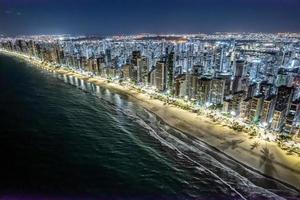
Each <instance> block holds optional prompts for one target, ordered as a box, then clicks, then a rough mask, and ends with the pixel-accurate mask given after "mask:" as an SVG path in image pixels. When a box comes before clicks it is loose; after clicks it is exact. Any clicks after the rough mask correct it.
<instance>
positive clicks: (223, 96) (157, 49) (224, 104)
mask: <svg viewBox="0 0 300 200" xmlns="http://www.w3.org/2000/svg"><path fill="white" fill-rule="evenodd" d="M0 48H2V49H6V50H9V51H13V52H19V53H23V54H26V55H28V56H30V57H33V58H38V59H40V60H42V61H45V62H49V63H52V64H54V65H56V66H58V67H59V66H63V67H69V68H72V69H74V70H77V71H85V72H88V73H90V75H93V76H101V77H104V78H108V79H113V80H119V81H128V82H131V83H133V84H136V85H138V86H141V87H144V88H148V89H151V90H155V91H156V92H159V93H162V94H165V95H168V96H172V97H176V98H182V99H185V100H186V101H190V102H193V103H194V104H195V105H197V106H199V107H207V108H214V109H219V110H220V111H221V112H226V113H230V114H231V115H233V116H235V117H239V118H241V119H242V120H243V121H244V122H246V123H249V124H256V125H258V126H261V127H264V128H266V129H269V130H274V131H276V132H278V133H281V134H284V135H295V134H296V135H297V134H299V130H300V35H299V34H284V33H281V34H246V33H244V34H236V33H222V34H221V33H220V34H218V33H217V34H213V35H206V34H195V35H153V34H151V35H150V34H148V35H146V34H144V35H136V36H118V37H111V38H97V37H71V36H31V37H19V38H1V39H0ZM299 135H300V134H299Z"/></svg>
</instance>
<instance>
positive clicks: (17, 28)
mask: <svg viewBox="0 0 300 200" xmlns="http://www.w3.org/2000/svg"><path fill="white" fill-rule="evenodd" d="M217 31H221V32H223V31H230V32H300V0H0V34H7V35H17V34H62V33H70V34H77V35H78V34H102V35H116V34H134V33H199V32H203V33H212V32H217Z"/></svg>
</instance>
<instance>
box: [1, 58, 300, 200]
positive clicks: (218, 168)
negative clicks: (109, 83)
mask: <svg viewBox="0 0 300 200" xmlns="http://www.w3.org/2000/svg"><path fill="white" fill-rule="evenodd" d="M0 114H1V118H0V160H1V161H0V199H28V200H29V199H104V200H106V199H112V200H114V199H125V200H129V199H132V200H139V199H140V200H147V199H148V200H150V199H151V200H152V199H153V200H162V199H164V200H193V199H195V200H196V199H197V200H202V199H203V200H213V199H216V200H227V199H228V200H229V199H233V200H235V199H259V200H260V199H262V200H263V199H300V195H299V191H297V190H296V189H294V188H293V187H290V186H288V185H286V184H283V183H281V182H279V181H276V180H273V179H271V178H267V177H265V176H263V175H261V174H259V173H258V172H256V171H255V170H252V169H251V168H248V167H246V166H244V165H243V164H241V163H238V162H237V161H235V160H234V159H232V158H230V157H228V156H227V155H225V154H224V153H223V152H220V151H218V150H217V149H216V148H214V147H211V146H209V145H208V144H206V143H204V142H203V141H201V139H199V138H195V137H192V136H190V135H189V134H188V133H183V132H181V131H179V130H176V129H175V128H172V127H170V126H168V125H167V124H166V123H164V122H163V121H162V120H161V119H160V118H159V117H157V116H156V115H155V114H153V113H151V112H149V111H147V110H146V109H144V108H143V107H141V106H140V105H139V104H138V103H137V102H135V101H134V100H133V99H132V98H129V97H128V96H126V95H124V94H118V93H117V92H116V91H113V90H109V89H106V88H104V87H101V86H97V85H94V84H92V83H88V82H86V81H84V80H80V79H78V78H76V77H72V76H67V75H62V74H57V73H55V72H49V71H45V70H42V69H40V68H38V67H36V66H34V65H31V64H29V63H28V62H25V61H23V60H21V59H18V58H16V57H9V56H6V55H0Z"/></svg>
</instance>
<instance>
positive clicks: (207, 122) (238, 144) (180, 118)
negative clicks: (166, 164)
mask: <svg viewBox="0 0 300 200" xmlns="http://www.w3.org/2000/svg"><path fill="white" fill-rule="evenodd" d="M4 53H6V54H9V55H13V56H18V57H19V58H23V59H25V60H26V61H28V62H31V63H32V64H34V65H36V66H38V67H40V68H43V69H44V70H48V71H55V72H56V73H61V74H66V75H71V76H76V77H77V78H79V79H84V80H86V81H88V82H91V83H94V84H97V85H99V86H101V87H104V88H108V89H111V90H113V91H116V93H122V94H125V95H127V96H129V98H130V100H131V101H133V102H136V103H138V104H139V105H141V106H142V107H144V108H145V109H147V110H149V111H150V112H152V113H154V114H156V115H157V116H158V117H160V118H161V119H162V120H163V121H165V122H166V123H167V124H169V125H170V126H172V127H175V128H177V129H178V130H180V131H182V132H184V133H186V134H189V135H191V136H193V137H195V138H197V139H199V140H201V141H203V142H205V143H207V144H209V145H211V146H213V147H215V148H216V150H219V151H221V152H223V153H225V154H226V155H228V156H229V157H231V158H233V159H235V160H236V161H238V162H240V163H243V164H244V165H245V166H248V167H249V168H251V169H253V170H256V171H258V172H260V173H261V174H264V175H266V176H268V177H272V178H275V179H277V180H279V181H281V182H283V183H286V184H288V185H291V186H293V187H295V188H297V189H298V190H300V157H299V156H298V155H295V154H291V155H289V154H288V152H287V151H284V150H282V149H281V148H280V147H279V146H278V144H277V143H276V142H268V141H265V140H261V139H259V138H250V136H249V134H248V133H244V132H237V131H234V130H233V129H231V128H229V127H227V126H225V125H220V124H219V123H216V122H213V121H212V120H211V119H209V118H207V117H205V116H202V115H197V114H196V113H192V112H190V111H186V110H183V109H180V108H178V107H175V106H173V105H166V104H165V103H164V102H162V101H160V100H157V99H153V98H151V97H150V95H148V94H144V93H141V92H138V91H137V90H136V89H134V88H131V87H125V86H121V85H119V84H117V83H113V82H109V81H107V80H105V79H98V78H90V77H88V76H86V75H82V74H79V73H76V72H73V71H70V70H67V69H61V68H57V69H56V68H54V67H51V66H50V64H47V65H45V64H42V63H41V62H39V61H35V60H32V59H29V58H28V57H26V56H22V55H20V54H16V53H8V52H4ZM253 144H256V145H253Z"/></svg>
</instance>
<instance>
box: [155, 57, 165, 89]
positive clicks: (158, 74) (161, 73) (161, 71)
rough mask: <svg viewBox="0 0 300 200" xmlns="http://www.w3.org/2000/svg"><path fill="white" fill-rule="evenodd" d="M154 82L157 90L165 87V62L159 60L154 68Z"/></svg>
mask: <svg viewBox="0 0 300 200" xmlns="http://www.w3.org/2000/svg"><path fill="white" fill-rule="evenodd" d="M155 84H156V89H157V90H158V91H161V92H162V91H165V89H166V66H165V63H164V62H162V61H159V62H157V63H156V68H155Z"/></svg>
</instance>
